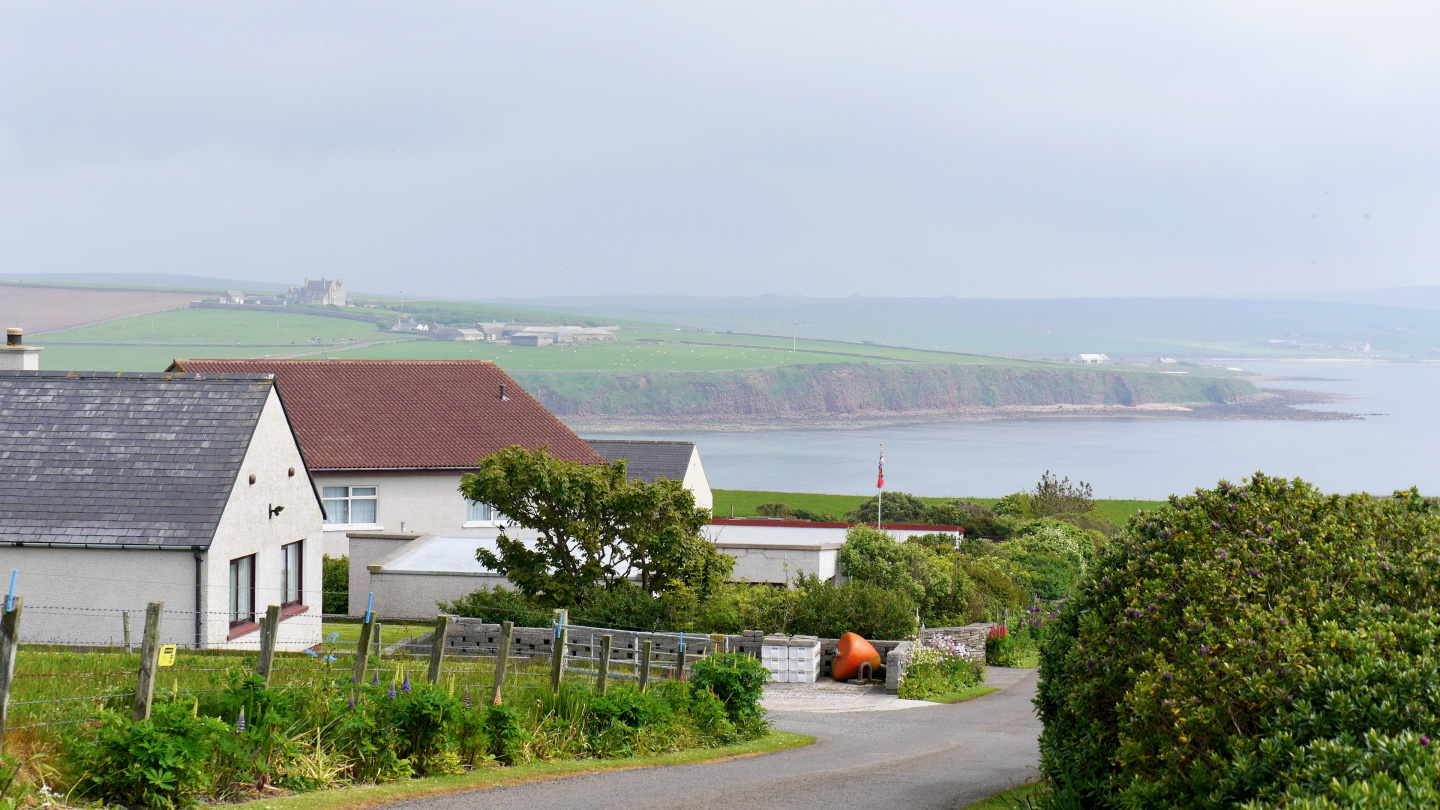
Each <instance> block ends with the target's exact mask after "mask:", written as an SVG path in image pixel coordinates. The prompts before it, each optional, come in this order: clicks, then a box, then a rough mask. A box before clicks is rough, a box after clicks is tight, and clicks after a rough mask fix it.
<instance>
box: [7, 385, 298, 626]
mask: <svg viewBox="0 0 1440 810" xmlns="http://www.w3.org/2000/svg"><path fill="white" fill-rule="evenodd" d="M322 531H323V513H322V511H321V502H320V495H319V493H318V492H316V490H315V487H314V486H313V484H312V483H311V480H310V475H309V473H308V471H307V469H306V465H305V459H304V457H303V456H301V454H300V448H299V446H298V445H297V443H296V441H295V436H294V434H293V433H292V432H291V429H290V420H289V418H288V417H287V414H286V410H285V407H284V405H283V403H282V402H281V401H280V397H279V394H278V392H277V391H276V387H275V381H274V379H273V378H272V377H271V376H269V375H265V374H240V375H236V374H159V373H130V372H126V373H115V372H105V373H100V372H77V371H0V568H4V569H15V570H17V571H19V574H18V581H19V588H18V589H17V591H18V593H19V594H20V595H22V596H24V598H25V604H24V620H23V621H22V622H21V625H20V636H21V638H22V640H24V641H26V642H31V643H59V644H106V643H109V642H111V641H113V642H114V643H119V641H120V639H121V637H122V634H123V620H124V616H123V614H124V612H125V611H129V612H130V614H131V616H132V617H136V618H135V619H134V620H135V621H138V620H139V617H143V616H144V615H145V608H146V605H147V603H149V602H152V601H158V602H164V604H165V617H164V621H163V624H162V627H161V633H162V638H163V640H164V642H165V643H170V644H179V645H182V646H185V647H195V648H207V649H208V648H236V647H240V648H250V649H255V648H258V646H259V639H260V634H259V629H260V626H259V624H257V622H256V619H257V617H258V616H259V615H261V614H263V613H264V612H265V609H266V607H267V606H268V605H279V606H281V611H282V612H281V615H282V619H283V620H282V622H281V624H280V630H279V637H278V642H279V645H280V649H286V650H291V651H298V650H300V649H308V648H310V647H314V646H316V645H318V644H319V643H320V637H321V632H320V610H321V607H320V605H321V599H320V595H321V594H320V589H321V585H320V579H321V577H320V574H321V565H320V543H321V537H322Z"/></svg>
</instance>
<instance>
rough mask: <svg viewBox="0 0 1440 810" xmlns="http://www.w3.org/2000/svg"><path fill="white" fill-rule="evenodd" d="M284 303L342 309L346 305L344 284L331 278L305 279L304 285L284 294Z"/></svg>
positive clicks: (292, 288)
mask: <svg viewBox="0 0 1440 810" xmlns="http://www.w3.org/2000/svg"><path fill="white" fill-rule="evenodd" d="M285 303H287V304H319V305H321V306H335V307H343V306H345V303H346V298H345V282H343V281H341V280H339V279H333V278H332V279H324V278H322V279H310V278H307V279H305V283H304V284H302V285H300V286H299V287H291V288H290V289H289V290H288V291H287V292H286V293H285Z"/></svg>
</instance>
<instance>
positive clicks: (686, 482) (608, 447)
mask: <svg viewBox="0 0 1440 810" xmlns="http://www.w3.org/2000/svg"><path fill="white" fill-rule="evenodd" d="M586 443H587V444H589V445H590V446H591V447H593V448H595V452H597V453H599V454H600V455H601V456H604V457H605V460H606V461H618V460H619V459H622V458H623V459H625V462H626V465H627V466H626V468H625V470H626V472H628V473H629V474H630V477H631V478H638V479H640V480H641V481H644V482H645V483H647V484H648V483H652V482H654V481H655V480H656V479H658V478H668V479H669V480H671V481H679V482H680V484H681V486H683V487H685V488H686V489H688V490H690V491H691V492H693V493H694V494H695V505H696V506H698V507H700V508H701V509H714V508H715V498H714V496H713V495H712V494H711V492H710V482H709V480H708V479H706V477H705V466H704V465H703V464H701V463H700V449H699V448H697V447H696V446H695V443H694V442H654V441H628V440H620V439H587V440H586Z"/></svg>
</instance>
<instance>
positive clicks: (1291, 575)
mask: <svg viewBox="0 0 1440 810" xmlns="http://www.w3.org/2000/svg"><path fill="white" fill-rule="evenodd" d="M1437 596H1440V508H1437V506H1436V505H1435V504H1434V503H1433V502H1429V501H1426V500H1425V499H1423V498H1421V497H1420V496H1419V495H1418V494H1416V493H1415V492H1414V491H1413V490H1412V491H1410V492H1408V493H1396V494H1395V495H1394V496H1393V497H1390V498H1372V497H1370V496H1368V495H1363V494H1362V495H1352V496H1344V497H1342V496H1325V495H1323V494H1321V493H1319V492H1318V491H1316V490H1315V489H1314V488H1313V487H1311V486H1310V485H1309V484H1306V483H1304V482H1301V481H1298V480H1297V481H1294V482H1287V481H1285V480H1282V479H1276V478H1269V477H1267V476H1264V475H1262V474H1259V473H1257V474H1256V475H1254V476H1253V477H1252V478H1251V479H1250V480H1249V481H1248V482H1245V485H1243V486H1232V485H1230V484H1228V483H1226V482H1223V481H1222V482H1220V484H1219V485H1218V486H1217V487H1216V488H1215V489H1213V490H1208V491H1197V492H1196V494H1195V495H1193V496H1188V497H1184V498H1178V497H1172V498H1171V501H1170V504H1169V505H1168V506H1166V507H1164V508H1163V509H1161V510H1158V511H1157V512H1154V513H1151V514H1149V515H1142V516H1139V517H1136V518H1133V519H1132V520H1131V521H1130V524H1129V526H1128V527H1127V528H1126V531H1125V534H1124V536H1123V537H1122V538H1121V541H1120V542H1119V543H1118V544H1117V549H1116V551H1115V552H1114V553H1113V554H1111V555H1110V556H1107V557H1105V558H1103V559H1101V560H1100V561H1098V562H1097V563H1096V565H1095V567H1094V570H1093V572H1092V574H1091V576H1090V578H1089V579H1088V580H1087V581H1086V582H1085V583H1083V584H1082V585H1081V586H1080V587H1079V588H1078V589H1077V590H1076V593H1075V595H1074V596H1073V598H1072V599H1070V600H1069V601H1068V602H1067V603H1066V605H1065V606H1064V608H1063V609H1062V611H1061V613H1060V616H1059V618H1058V620H1057V622H1055V623H1052V626H1051V627H1050V628H1048V630H1047V633H1046V641H1045V647H1044V650H1043V652H1044V654H1043V656H1042V658H1041V664H1040V671H1041V681H1040V688H1039V693H1038V696H1037V698H1036V704H1037V706H1038V707H1039V712H1040V717H1041V720H1042V721H1043V722H1044V726H1045V729H1044V732H1043V734H1042V736H1041V767H1042V769H1043V771H1044V773H1045V775H1046V776H1047V777H1048V778H1049V780H1050V781H1051V783H1052V785H1053V786H1054V793H1053V795H1052V796H1051V797H1050V799H1048V800H1047V801H1048V804H1049V806H1052V807H1077V806H1084V807H1101V808H1119V807H1127V808H1128V807H1160V806H1165V807H1182V808H1199V807H1206V808H1208V807H1219V806H1227V807H1228V806H1236V805H1245V804H1246V803H1247V802H1249V803H1253V804H1252V806H1274V805H1281V804H1284V803H1285V802H1286V801H1287V800H1288V798H1287V797H1303V802H1305V803H1304V804H1301V803H1299V801H1300V800H1297V803H1294V804H1287V805H1285V806H1287V807H1288V806H1295V807H1298V806H1309V807H1325V806H1337V805H1342V806H1343V805H1348V804H1349V803H1350V798H1349V797H1351V796H1355V795H1359V793H1358V792H1360V791H1362V789H1361V788H1360V787H1359V786H1360V785H1362V784H1368V785H1369V786H1370V787H1369V788H1366V789H1367V790H1369V789H1373V790H1376V791H1392V788H1393V787H1394V785H1395V784H1396V783H1397V781H1398V782H1405V783H1410V782H1412V780H1413V781H1419V782H1424V781H1425V777H1424V776H1423V774H1424V773H1426V772H1427V769H1431V768H1433V767H1434V755H1433V754H1429V753H1426V752H1420V751H1419V748H1417V747H1416V746H1417V744H1418V741H1417V740H1416V736H1415V735H1424V734H1428V733H1435V731H1436V729H1437V728H1440V692H1437V691H1436V690H1434V689H1433V688H1432V686H1431V684H1432V679H1433V673H1434V671H1435V670H1436V668H1437V665H1440V656H1437V655H1436V652H1435V650H1436V649H1437V645H1440V617H1437V615H1436V613H1435V612H1434V611H1435V607H1434V606H1435V604H1436V602H1437ZM1425 747H1427V746H1420V748H1425ZM1417 752H1418V756H1417ZM1407 763H1408V764H1407ZM1397 775H1398V776H1397ZM1430 784H1432V785H1433V782H1431V783H1430ZM1367 801H1373V802H1379V801H1380V799H1379V798H1372V799H1371V800H1367ZM1409 801H1411V800H1410V799H1408V798H1405V799H1401V798H1398V797H1397V798H1395V799H1394V801H1393V802H1392V801H1389V800H1387V803H1386V804H1385V806H1387V807H1401V806H1409V805H1408V804H1406V802H1409ZM1326 802H1329V804H1328V805H1327V804H1326ZM1416 806H1418V805H1416Z"/></svg>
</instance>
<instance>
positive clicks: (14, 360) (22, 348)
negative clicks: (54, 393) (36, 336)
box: [0, 326, 40, 371]
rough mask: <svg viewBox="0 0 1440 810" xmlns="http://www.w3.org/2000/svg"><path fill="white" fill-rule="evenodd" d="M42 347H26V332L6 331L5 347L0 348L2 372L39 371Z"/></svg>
mask: <svg viewBox="0 0 1440 810" xmlns="http://www.w3.org/2000/svg"><path fill="white" fill-rule="evenodd" d="M39 370H40V347H39V346H26V345H25V330H23V329H19V328H17V327H13V326H12V327H10V328H9V329H6V330H5V345H4V346H3V347H0V371H39Z"/></svg>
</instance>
